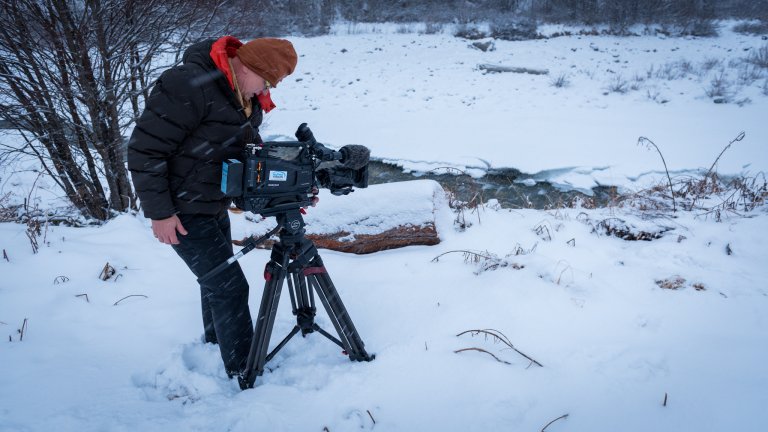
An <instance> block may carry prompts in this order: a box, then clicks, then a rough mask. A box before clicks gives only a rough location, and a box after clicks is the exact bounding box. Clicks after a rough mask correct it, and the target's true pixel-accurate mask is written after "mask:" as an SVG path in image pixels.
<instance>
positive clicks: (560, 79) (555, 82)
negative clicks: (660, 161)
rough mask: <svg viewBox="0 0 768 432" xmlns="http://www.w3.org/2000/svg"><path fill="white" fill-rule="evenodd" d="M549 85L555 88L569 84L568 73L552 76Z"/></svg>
mask: <svg viewBox="0 0 768 432" xmlns="http://www.w3.org/2000/svg"><path fill="white" fill-rule="evenodd" d="M549 85H551V86H552V87H556V88H564V87H568V86H570V85H571V82H570V81H569V80H568V75H566V74H564V73H561V74H560V75H558V76H557V77H555V78H553V79H552V81H550V82H549Z"/></svg>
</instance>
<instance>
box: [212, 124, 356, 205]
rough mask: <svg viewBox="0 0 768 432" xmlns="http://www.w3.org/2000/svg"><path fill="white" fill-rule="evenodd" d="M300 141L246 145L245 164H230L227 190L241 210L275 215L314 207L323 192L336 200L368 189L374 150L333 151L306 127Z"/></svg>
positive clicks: (226, 173) (299, 134) (225, 175)
mask: <svg viewBox="0 0 768 432" xmlns="http://www.w3.org/2000/svg"><path fill="white" fill-rule="evenodd" d="M296 139H298V141H277V142H265V143H262V144H246V146H245V151H244V154H243V158H242V160H235V159H230V160H228V161H225V162H224V164H223V169H222V178H221V191H222V192H223V193H224V194H225V195H226V196H228V197H232V198H233V201H234V203H235V205H236V206H237V207H238V208H240V209H243V210H245V211H250V212H253V213H259V214H261V215H262V216H273V215H276V214H279V213H281V212H284V211H287V210H292V209H298V208H302V207H308V206H310V205H312V198H313V197H314V195H315V193H313V189H316V188H318V187H322V188H326V189H330V191H331V193H332V194H334V195H347V194H349V193H350V192H352V191H353V187H358V188H366V187H368V160H369V158H370V150H368V148H366V147H365V146H361V145H346V146H344V147H342V148H341V149H340V150H339V151H335V150H331V149H329V148H327V147H325V146H324V145H322V144H320V143H318V142H317V140H315V137H314V135H313V134H312V131H311V130H310V129H309V127H308V126H307V124H306V123H302V124H301V125H300V126H299V128H298V130H297V131H296Z"/></svg>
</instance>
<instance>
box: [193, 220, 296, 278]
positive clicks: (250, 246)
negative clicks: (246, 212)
mask: <svg viewBox="0 0 768 432" xmlns="http://www.w3.org/2000/svg"><path fill="white" fill-rule="evenodd" d="M282 227H283V226H282V225H280V223H279V221H278V224H277V226H276V227H274V228H273V229H272V230H271V231H269V232H268V233H266V234H264V235H263V236H261V237H259V238H257V239H256V238H254V236H250V237H248V238H247V239H246V240H245V241H244V242H243V244H244V246H243V248H242V249H240V252H238V253H236V254H235V255H233V256H232V258H229V259H228V260H226V261H224V262H222V263H221V264H219V265H217V266H216V267H214V268H213V269H211V271H209V272H208V273H206V274H204V275H202V276H200V277H199V278H197V282H198V283H200V284H202V283H203V282H205V281H207V280H208V279H210V278H212V277H214V276H216V275H217V274H219V273H220V272H221V271H223V270H224V269H225V268H227V267H229V266H230V265H232V263H234V262H235V261H237V260H239V259H240V258H242V257H243V255H245V254H247V253H248V252H250V251H252V250H254V249H255V248H256V246H258V245H260V244H262V243H264V242H265V241H267V239H269V238H270V237H272V236H273V235H275V234H277V232H278V231H280V228H282Z"/></svg>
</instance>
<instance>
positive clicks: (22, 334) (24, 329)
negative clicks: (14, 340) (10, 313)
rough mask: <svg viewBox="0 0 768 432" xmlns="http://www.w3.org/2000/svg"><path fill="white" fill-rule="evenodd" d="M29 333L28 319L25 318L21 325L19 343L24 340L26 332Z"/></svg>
mask: <svg viewBox="0 0 768 432" xmlns="http://www.w3.org/2000/svg"><path fill="white" fill-rule="evenodd" d="M25 331H27V319H26V318H24V322H23V323H21V328H20V329H19V342H21V341H23V340H24V332H25Z"/></svg>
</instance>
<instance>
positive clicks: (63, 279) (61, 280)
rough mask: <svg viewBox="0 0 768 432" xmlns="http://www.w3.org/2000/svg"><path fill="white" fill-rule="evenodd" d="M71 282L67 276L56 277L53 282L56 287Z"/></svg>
mask: <svg viewBox="0 0 768 432" xmlns="http://www.w3.org/2000/svg"><path fill="white" fill-rule="evenodd" d="M66 282H69V278H68V277H66V276H63V275H62V276H56V279H54V280H53V284H54V285H58V284H63V283H66Z"/></svg>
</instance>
